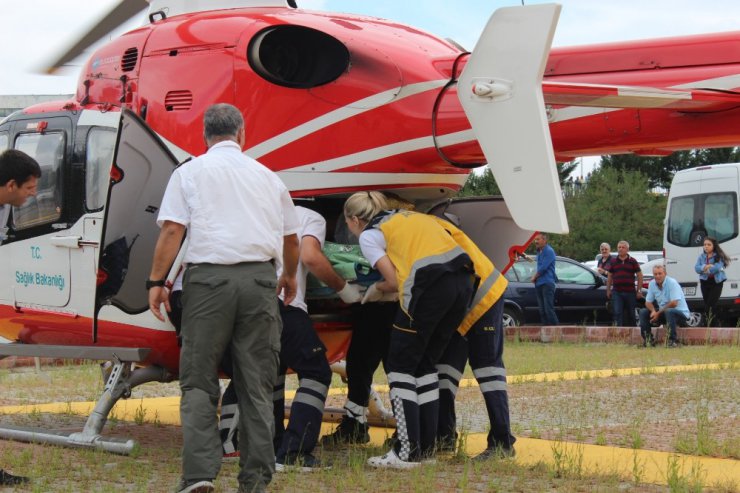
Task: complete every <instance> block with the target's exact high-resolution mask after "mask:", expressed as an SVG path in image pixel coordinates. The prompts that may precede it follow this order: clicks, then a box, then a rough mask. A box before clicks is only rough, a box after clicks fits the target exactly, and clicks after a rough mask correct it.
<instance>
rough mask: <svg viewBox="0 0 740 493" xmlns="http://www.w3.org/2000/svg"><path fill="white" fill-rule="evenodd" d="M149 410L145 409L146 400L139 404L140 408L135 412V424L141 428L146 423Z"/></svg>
mask: <svg viewBox="0 0 740 493" xmlns="http://www.w3.org/2000/svg"><path fill="white" fill-rule="evenodd" d="M146 414H147V410H146V409H144V399H143V398H142V399H141V401H140V402H139V407H137V408H136V410H135V411H134V423H136V424H137V425H139V426H141V425H143V424H144V423H146Z"/></svg>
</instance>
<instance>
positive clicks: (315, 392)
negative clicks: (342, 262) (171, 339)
mask: <svg viewBox="0 0 740 493" xmlns="http://www.w3.org/2000/svg"><path fill="white" fill-rule="evenodd" d="M296 212H297V213H298V219H299V221H300V224H301V227H300V231H299V233H298V236H299V237H300V247H299V248H300V262H299V263H298V273H297V275H296V278H297V280H298V289H297V292H296V297H295V299H294V300H293V301H292V302H290V304H288V305H287V306H286V305H284V304H281V310H280V315H281V317H282V320H283V333H282V336H281V340H280V342H281V348H280V376H279V379H278V382H277V383H276V385H275V388H274V390H273V398H274V399H275V400H274V413H275V439H274V443H275V450H276V451H277V453H276V470H277V471H279V472H280V471H284V470H286V469H289V468H293V469H297V470H299V471H308V470H312V469H315V468H319V467H321V464H320V463H319V462H318V460H317V459H316V458H315V457H314V456H313V455H312V452H313V449H314V447H315V446H316V442H317V441H318V438H319V432H320V431H321V421H322V418H323V414H324V403H325V401H326V396H327V393H328V390H329V385H330V384H331V369H330V368H329V363H328V361H327V360H326V348H325V347H324V345H323V343H322V342H321V340H320V339H319V337H318V335H317V334H316V331H315V330H314V328H313V324H312V323H311V319H310V318H309V316H308V307H307V306H306V301H305V293H306V276H307V275H308V273H309V272H311V273H312V274H313V275H314V276H316V277H317V278H318V279H319V280H320V281H322V282H324V283H325V284H326V285H327V286H329V287H330V288H332V289H334V290H335V291H337V293H338V294H339V297H340V298H341V299H342V301H344V302H345V303H358V302H359V301H360V300H361V299H362V296H361V295H360V290H359V287H358V286H357V285H355V284H349V283H348V282H346V281H345V280H344V279H342V278H341V277H340V276H339V274H337V273H336V272H335V271H334V269H333V268H332V266H331V263H330V262H329V259H327V258H326V257H325V256H324V254H323V253H322V251H321V248H322V246H323V244H324V239H325V237H326V221H325V220H324V218H323V217H321V215H320V214H318V213H317V212H314V211H312V210H310V209H306V208H305V207H296ZM278 272H279V271H278ZM224 366H226V367H228V366H229V364H228V363H227V364H225V365H224ZM288 368H291V369H293V371H295V372H296V373H297V374H298V384H299V385H298V389H297V390H296V394H295V397H294V398H293V403H292V404H291V407H290V419H289V420H288V426H287V428H284V425H283V420H284V419H285V373H286V371H287V369H288ZM234 397H235V395H234V393H233V388H232V385H231V384H229V387H227V389H226V392H224V397H223V400H222V403H221V421H220V423H219V428H220V430H221V439H222V441H223V447H224V455H225V456H226V457H228V456H229V455H234V453H235V452H236V450H238V449H237V447H236V444H237V443H238V442H237V441H238V433H237V426H236V425H237V424H238V415H239V414H238V408H237V406H236V401H235V399H234Z"/></svg>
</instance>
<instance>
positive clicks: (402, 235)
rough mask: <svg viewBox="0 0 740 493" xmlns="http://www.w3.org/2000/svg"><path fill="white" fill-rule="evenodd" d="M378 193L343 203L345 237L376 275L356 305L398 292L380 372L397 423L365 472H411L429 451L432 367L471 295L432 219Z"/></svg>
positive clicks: (465, 262) (434, 390)
mask: <svg viewBox="0 0 740 493" xmlns="http://www.w3.org/2000/svg"><path fill="white" fill-rule="evenodd" d="M385 208H386V202H385V197H384V196H383V195H382V194H381V193H379V192H359V193H356V194H354V195H352V196H351V197H350V198H349V199H347V202H345V204H344V215H345V220H346V221H347V226H348V227H349V229H350V231H351V232H352V233H353V234H355V235H357V236H359V238H360V248H361V249H362V253H363V255H364V256H365V258H367V259H368V261H370V264H371V265H372V266H373V267H374V268H375V269H377V270H379V271H380V273H381V274H382V276H383V280H382V281H379V282H377V283H375V284H372V285H370V287H369V288H368V290H367V292H366V293H365V296H364V297H363V302H368V301H377V300H379V299H381V298H382V296H383V293H384V292H394V291H397V292H398V296H399V310H398V313H397V316H396V320H395V323H394V324H393V328H392V330H391V340H390V348H389V351H388V358H387V366H386V372H387V373H388V383H389V386H390V399H391V403H392V405H393V414H394V416H395V418H396V424H397V428H396V430H397V440H396V441H395V443H394V444H393V447H392V448H391V450H390V451H388V453H386V454H385V455H383V456H379V457H371V458H370V459H368V464H370V465H371V466H373V467H391V468H399V469H408V468H413V467H416V466H418V465H419V464H420V463H421V460H422V451H423V450H424V451H426V450H433V449H434V441H435V438H436V433H437V422H438V417H439V380H438V377H437V370H436V368H435V366H434V365H435V364H436V363H437V361H438V360H439V358H440V357H441V356H442V354H443V353H444V350H445V348H446V347H447V344H448V343H449V341H450V338H451V337H452V334H453V333H454V332H455V330H456V329H457V327H458V326H459V325H460V323H461V322H462V320H463V318H464V317H465V313H466V312H467V310H468V307H469V305H470V301H471V298H472V294H473V291H474V270H473V265H472V261H471V259H470V257H469V256H468V255H467V254H466V253H465V251H464V250H463V249H462V248H460V246H458V245H457V243H455V241H454V240H453V239H452V237H451V236H450V235H449V234H448V233H447V231H446V230H445V229H444V228H443V227H442V226H440V225H439V223H438V222H437V221H436V219H435V218H433V217H432V216H428V215H426V214H420V213H417V212H411V211H398V210H396V211H386V210H384V209H385Z"/></svg>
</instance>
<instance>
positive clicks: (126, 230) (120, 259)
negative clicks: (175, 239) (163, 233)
mask: <svg viewBox="0 0 740 493" xmlns="http://www.w3.org/2000/svg"><path fill="white" fill-rule="evenodd" d="M118 132H119V134H118V140H117V143H116V150H115V153H114V157H113V165H112V167H111V180H110V188H109V190H108V200H107V207H106V209H105V217H104V220H103V235H102V240H101V245H102V248H101V249H100V258H99V259H98V286H97V292H96V295H95V323H94V331H95V335H97V330H98V325H99V323H100V320H99V317H100V314H101V310H102V309H104V308H105V309H117V310H121V311H123V312H124V313H126V314H129V315H137V314H141V313H143V312H145V311H147V310H148V305H149V303H148V293H147V291H146V289H145V287H144V284H145V282H146V280H147V279H148V278H149V271H150V269H151V265H152V257H153V254H154V247H155V245H156V242H157V238H158V237H159V227H158V226H157V222H156V221H157V214H158V213H159V208H160V205H161V202H162V197H163V195H164V191H165V188H166V187H167V183H168V182H169V179H170V176H171V175H172V171H173V170H174V169H175V167H176V165H177V160H176V159H175V157H174V156H173V155H172V153H171V152H170V151H169V150H168V149H167V147H166V145H165V144H164V143H163V142H162V141H161V140H160V138H159V137H158V136H157V135H156V134H155V133H154V132H153V131H152V130H151V128H149V126H148V125H147V124H146V123H145V122H144V121H143V120H142V119H141V118H139V117H138V116H137V115H136V114H135V113H133V112H132V111H129V110H126V109H124V110H123V111H122V114H121V124H120V126H119V130H118Z"/></svg>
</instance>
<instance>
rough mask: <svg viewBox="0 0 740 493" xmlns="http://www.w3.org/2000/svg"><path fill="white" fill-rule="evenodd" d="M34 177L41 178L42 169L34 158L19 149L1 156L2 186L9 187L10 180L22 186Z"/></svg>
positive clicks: (0, 180)
mask: <svg viewBox="0 0 740 493" xmlns="http://www.w3.org/2000/svg"><path fill="white" fill-rule="evenodd" d="M32 176H35V177H36V178H40V177H41V167H40V166H39V163H37V162H36V160H35V159H34V158H32V157H31V156H29V155H28V154H26V153H25V152H22V151H19V150H17V149H8V150H7V151H5V152H3V153H2V154H0V186H3V185H7V184H8V182H9V181H10V180H15V183H16V184H17V185H18V186H21V185H23V184H24V183H26V182H27V181H28V180H30V179H31V177H32Z"/></svg>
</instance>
